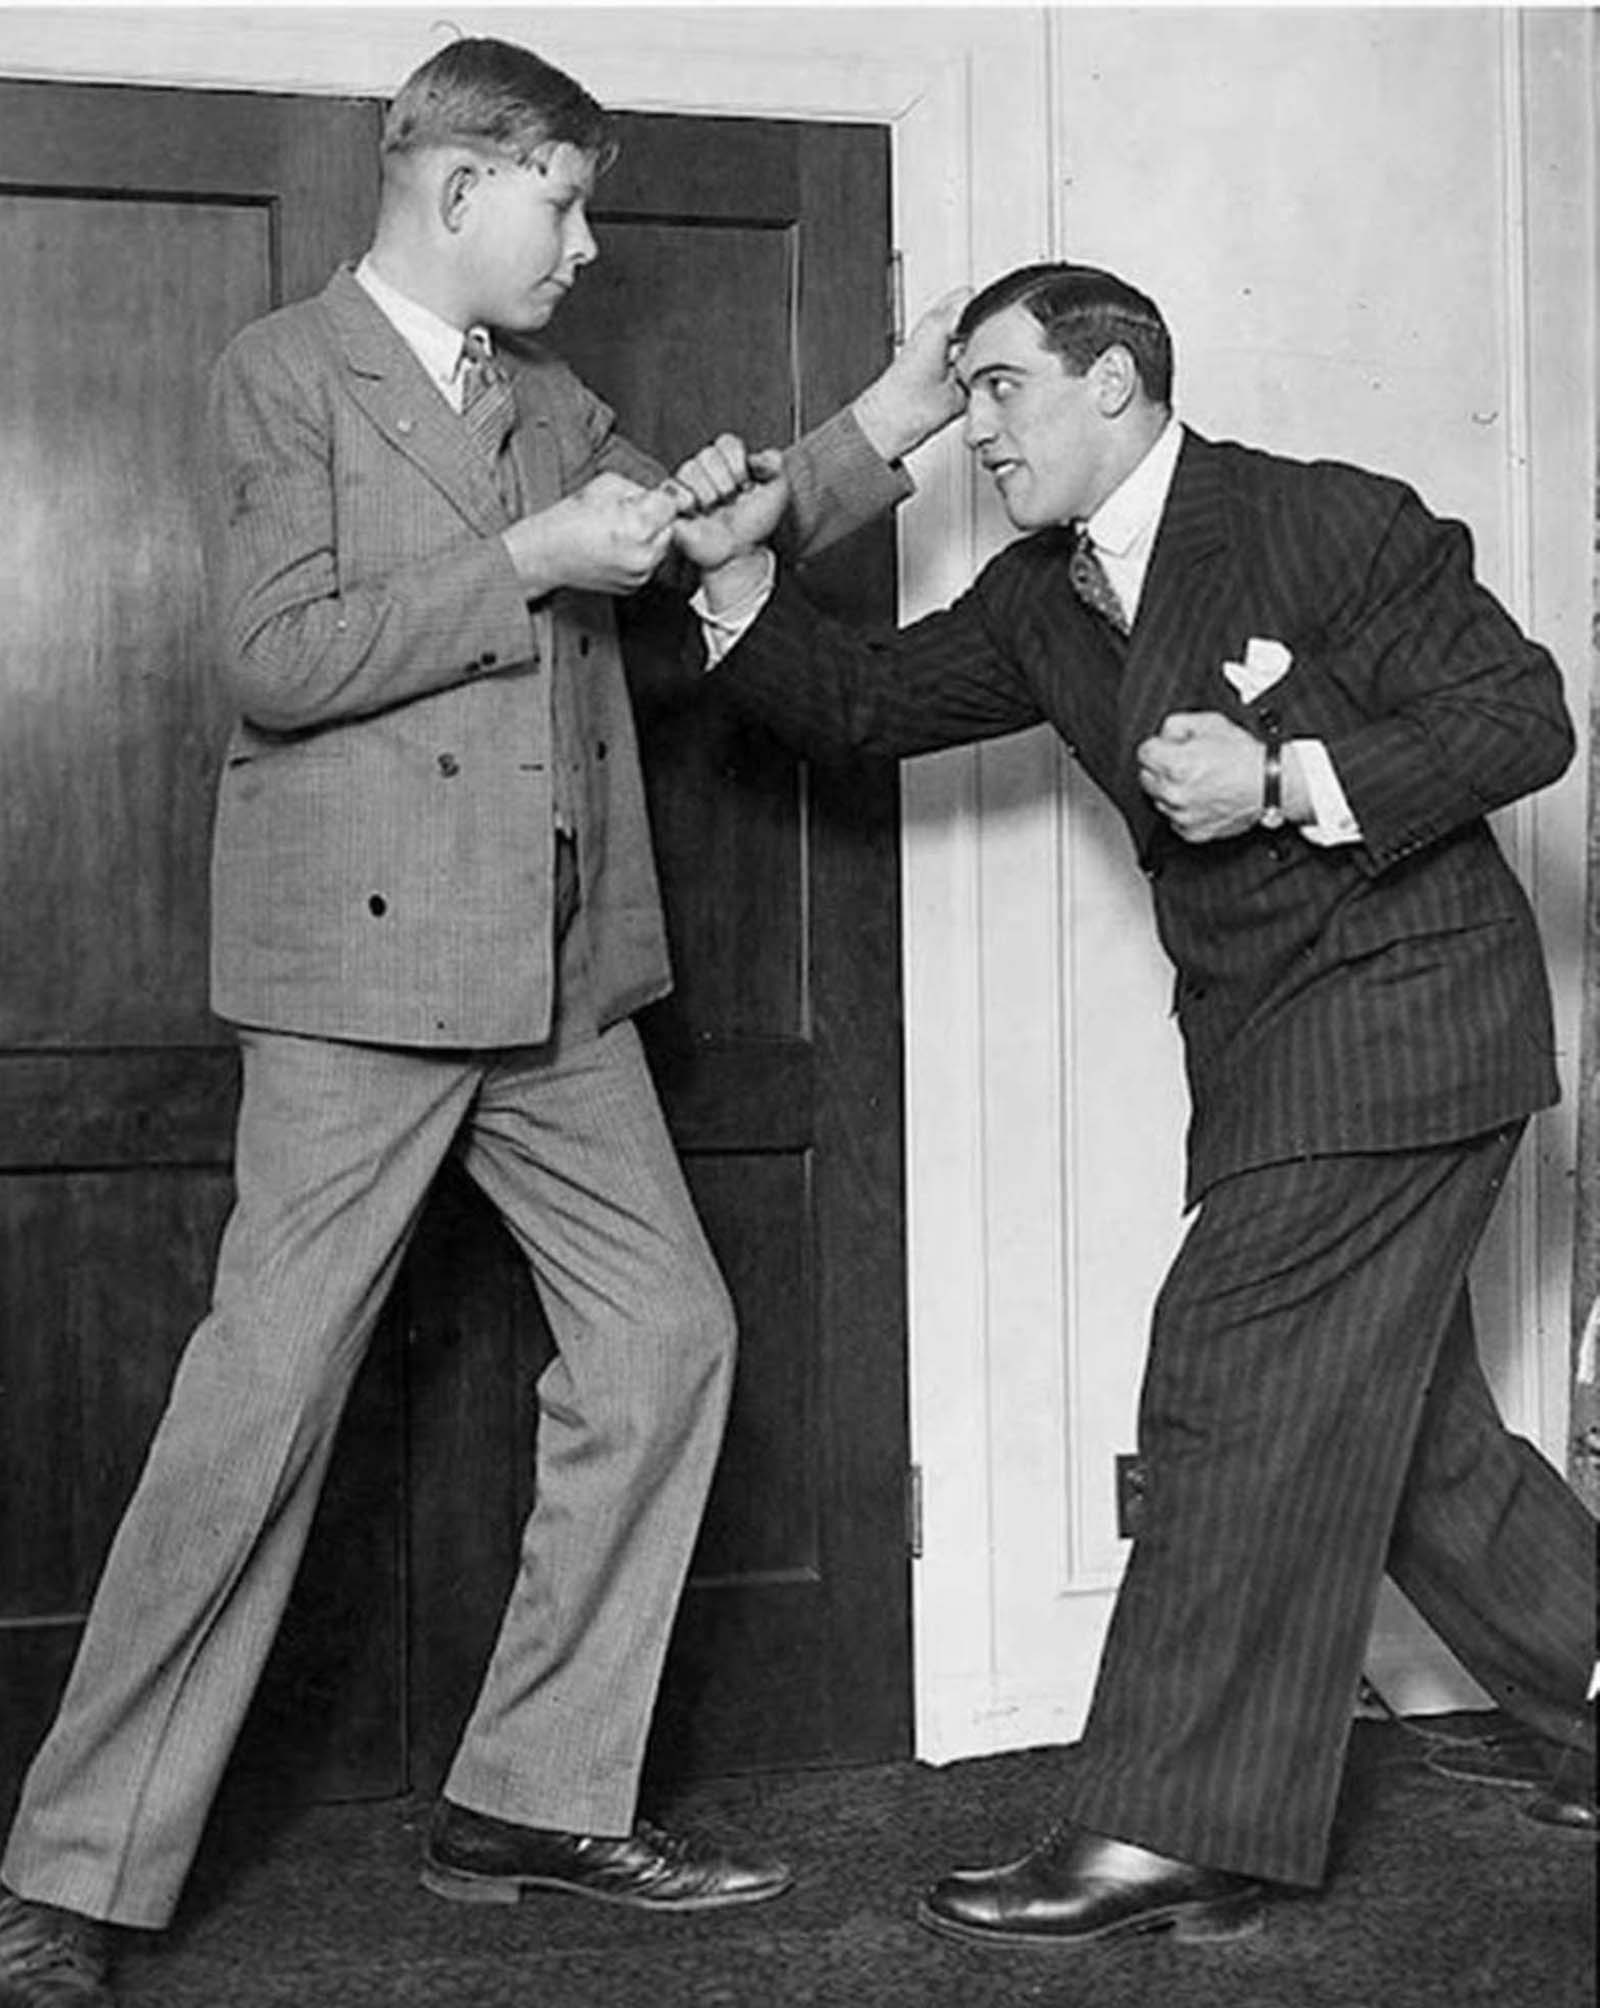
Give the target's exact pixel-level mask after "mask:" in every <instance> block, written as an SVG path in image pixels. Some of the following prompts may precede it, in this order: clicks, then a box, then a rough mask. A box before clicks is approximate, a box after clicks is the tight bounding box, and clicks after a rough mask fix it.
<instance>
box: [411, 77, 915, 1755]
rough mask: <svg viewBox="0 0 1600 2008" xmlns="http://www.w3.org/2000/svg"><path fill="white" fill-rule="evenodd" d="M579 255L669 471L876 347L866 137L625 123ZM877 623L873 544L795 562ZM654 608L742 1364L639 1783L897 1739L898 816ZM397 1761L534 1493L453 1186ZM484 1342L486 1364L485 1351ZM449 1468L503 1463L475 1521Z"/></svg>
mask: <svg viewBox="0 0 1600 2008" xmlns="http://www.w3.org/2000/svg"><path fill="white" fill-rule="evenodd" d="M622 137H623V144H622V151H621V156H620V159H619V161H618V164H617V165H616V167H614V168H613V169H612V170H611V172H610V173H609V174H608V175H607V176H606V177H605V179H604V180H603V181H602V182H601V184H600V188H599V191H598V194H597V197H596V201H595V228H596V234H597V237H598V239H599V243H600V259H599V262H598V263H597V264H596V265H595V266H593V267H591V268H590V270H588V271H587V272H586V273H584V275H583V277H582V278H581V280H580V282H579V284H578V287H577V288H576V290H575V291H574V293H573V295H572V297H571V298H570V299H569V300H568V301H567V302H566V303H565V304H564V305H563V307H562V309H561V313H560V316H559V317H558V319H557V320H556V322H555V323H554V324H553V325H552V327H551V329H550V330H549V339H550V341H551V342H552V344H553V345H554V346H555V347H556V348H557V349H559V350H560V352H561V353H562V354H563V355H565V356H566V357H567V358H568V359H569V360H570V361H571V362H572V363H573V364H574V365H575V366H576V368H577V369H578V370H579V372H580V374H581V375H582V376H583V377H584V378H585V380H586V381H587V382H589V383H590V384H592V385H593V386H594V388H595V389H596V390H598V391H599V392H600V394H601V395H602V396H604V397H605V398H606V399H607V401H608V402H609V403H611V404H612V406H613V407H614V408H615V410H616V411H617V413H618V415H619V418H620V419H621V421H622V423H623V426H624V428H625V430H626V431H627V432H628V434H629V436H630V437H632V438H634V439H636V440H637V441H639V442H640V443H641V444H644V445H648V446H650V447H651V448H652V449H653V450H655V451H656V452H658V453H659V454H661V455H662V456H663V457H664V458H665V459H667V460H668V462H669V463H670V462H673V461H675V460H677V459H679V458H681V457H682V456H683V455H684V454H686V453H688V452H690V451H691V450H693V449H694V448H695V447H697V446H699V445H700V444H702V443H703V442H704V441H705V440H706V439H708V438H710V437H711V436H713V435H714V434H715V433H717V432H719V431H722V430H724V429H733V430H737V431H741V432H743V433H744V434H745V435H746V436H747V437H748V438H749V439H750V440H751V441H752V442H753V443H782V442H783V441H785V440H788V439H790V438H792V437H794V436H795V435H796V434H797V433H798V432H799V431H801V430H804V429H805V428H806V427H807V426H810V425H812V424H815V423H817V422H818V421H819V420H821V419H822V418H825V417H827V416H828V415H829V414H830V413H832V412H833V411H835V410H837V408H838V407H839V406H840V405H841V404H842V403H844V402H845V401H846V400H847V398H848V397H849V396H851V395H852V394H853V393H854V392H855V391H856V390H858V389H859V388H860V387H861V385H862V384H863V383H865V382H866V381H867V380H868V379H869V378H870V377H871V376H872V375H873V374H874V373H875V372H876V371H877V370H878V369H879V368H881V367H882V365H883V363H884V361H885V360H886V357H887V347H886V330H887V311H886V307H887V285H886V277H887V271H888V258H889V238H888V214H889V186H888V147H887V136H886V134H884V133H883V132H882V131H880V130H873V129H864V128H848V127H838V126H834V127H830V126H824V125H813V124H800V123H777V122H771V123H768V122H759V123H758V122H754V121H745V120H736V119H694V118H676V117H645V116H635V117H629V118H627V119H626V120H624V121H623V135H622ZM809 582H810V585H811V587H812V589H813V591H814V592H816V593H817V594H818V596H819V597H821V598H823V599H824V600H825V601H827V602H828V603H829V604H831V605H832V606H834V607H835V608H836V609H837V610H839V611H842V612H846V613H850V614H853V615H860V616H866V615H875V616H878V617H880V618H883V619H889V618H891V617H892V614H893V607H894V545H893V533H892V529H891V527H890V526H889V525H887V524H884V525H880V526H877V527H876V528H874V529H872V530H869V531H867V532H864V533H862V534H861V535H858V536H857V537H855V538H853V539H851V540H850V542H849V544H848V546H847V547H845V548H843V549H841V550H840V551H839V552H838V553H836V554H835V553H830V554H828V556H827V557H826V558H825V559H824V560H823V561H821V562H820V563H819V564H817V565H815V566H813V567H812V568H811V571H810V581H809ZM682 618H683V615H682V608H681V603H680V604H677V605H671V604H668V603H666V601H665V599H664V596H655V595H642V596H641V597H640V598H639V599H638V600H637V601H635V602H633V603H631V604H629V605H628V606H627V607H626V608H625V609H624V637H625V644H626V647H627V653H628V661H629V672H630V679H631V682H632V685H633V692H634V702H635V710H636V714H637V718H638V722H639V728H640V737H641V745H642V750H643V756H644V762H645V774H646V782H647V785H648V789H649V795H650V808H651V818H652V825H653V830H654V837H655V845H656V855H657V860H658V863H659V865H660V868H661V874H662V880H663V886H664V891H665V899H666V906H667V915H668V925H669V931H670V937H671V944H672V950H673V959H674V965H675V969H676V974H677V988H676V991H675V993H674V995H673V997H672V998H671V999H670V1000H669V1001H668V1002H667V1003H666V1004H665V1005H663V1006H661V1007H659V1008H658V1009H657V1010H656V1011H654V1012H653V1013H650V1014H647V1018H646V1023H645V1030H646V1036H647V1041H648V1044H649V1049H650V1053H651V1058H652V1062H653V1065H654V1068H655V1074H656V1079H657V1083H658V1085H659V1086H660V1088H661V1091H662V1095H663V1099H664V1101H665V1104H666V1109H667V1114H668V1119H669V1121H670V1123H671V1125H672V1129H673V1133H674V1136H675V1138H676V1140H677V1142H678V1145H679V1147H680V1149H681V1150H682V1152H683V1153H684V1156H685V1160H686V1164H687V1168H688V1175H689V1181H690V1184H691V1187H692V1189H693V1191H694V1194H695V1198H696V1201H697V1204H698V1206H699V1209H700V1212H701V1215H702V1217H703V1219H704V1221H705V1224H706V1227H707V1230H708V1232H709V1234H710V1237H711V1240H712V1243H713V1245H714V1247H715V1248H716V1250H717V1253H718V1256H719V1259H720V1261H721V1263H722V1266H723V1269H724V1272H725V1274H726V1275H727V1278H728V1281H729V1284H730V1286H731V1288H732V1291H733V1295H734V1299H735V1303H736V1305H737V1308H738V1312H739V1320H740V1341H741V1354H740V1368H739V1375H738V1382H737V1390H736V1394H735V1399H734V1408H733V1415H732V1418H731V1421H730V1426H729V1432H728V1438H727V1443H726V1447H725V1450H724V1453H723V1457H722V1461H721V1465H720V1468H719V1472H718V1477H717V1480H716V1485H715V1488H714V1491H713V1494H712V1499H711V1503H710V1506H709V1509H708V1513H707V1518H706V1524H705V1527H704V1530H703V1534H702V1538H701V1541H700V1545H699V1550H698V1553H697V1556H696V1560H695V1564H694V1567H693V1570H692V1572H691V1583H690V1588H689V1591H688V1595H687V1598H686V1601H685V1607H684V1611H683V1614H682V1617H681V1619H680V1622H679V1627H678V1632H677V1636H676V1640H675V1643H674V1648H673V1652H672V1655H671V1658H670V1661H669V1666H668V1672H667V1678H666V1683H665V1688H664V1692H663V1697H662V1703H661V1707H660V1710H659V1711H658V1722H657V1734H656V1738H655V1757H656V1761H657V1764H658V1767H659V1769H660V1770H662V1771H663V1772H671V1773H680V1774H681V1773H683V1772H686V1771H698V1772H705V1771H727V1770H740V1769H753V1768H761V1767H774V1766H784V1765H796V1764H811V1763H828V1762H849V1761H860V1760H869V1759H880V1758H887V1757H890V1756H894V1755H898V1754H901V1753H903V1752H906V1751H908V1750H909V1748H910V1643H909V1607H908V1596H909V1591H908V1583H909V1562H908V1556H907V1546H906V1512H905V1501H906V1482H907V1451H906V1414H905V1411H906V1401H905V1310H904V1296H903V1290H904V1286H903V1272H904V1241H903V1223H902V1194H901V1116H900V1106H901V1105H900V1036H899V1031H900V1013H899V984H900V973H899V954H900V949H899V915H898V853H897V828H898V806H897V793H896V778H895V774H894V772H893V770H892V769H891V768H888V767H885V766H882V765H878V766H866V765H862V766H858V767H855V768H852V769H849V770H847V771H834V772H822V771H818V770H811V769H808V768H807V766H806V765H805V764H804V763H802V762H801V761H799V760H797V759H796V758H795V757H794V756H793V755H791V754H790V753H788V752H787V751H786V750H785V749H783V748H782V747H781V746H779V745H778V744H777V742H776V741H774V740H773V739H772V738H770V737H769V736H768V735H767V734H766V733H765V732H763V731H761V730H759V729H757V728H755V727H753V726H751V725H749V724H746V723H744V722H742V721H741V720H739V719H738V718H737V717H736V716H734V715H733V714H732V713H731V711H729V710H728V709H726V708H725V707H724V706H722V705H721V704H719V703H718V701H717V698H716V694H715V689H714V680H713V682H711V683H705V684H694V685H687V684H686V683H685V681H684V678H683V676H682V673H681V670H680V668H679V666H678V663H677V637H678V633H679V628H680V625H681V621H682ZM408 1287H409V1290H410V1316H411V1333H412V1345H411V1363H412V1372H413V1401H412V1411H411V1412H412V1416H413V1431H414V1438H413V1456H412V1469H413V1475H414V1484H415V1486H416V1488H417V1489H416V1491H415V1492H414V1494H413V1501H412V1505H413V1515H414V1518H413V1529H414V1547H413V1558H414V1568H415V1573H414V1576H413V1582H412V1590H413V1603H412V1609H413V1613H414V1621H415V1630H414V1634H413V1640H412V1658H411V1663H412V1668H413V1681H414V1686H413V1694H412V1707H413V1733H414V1749H415V1762H416V1774H417V1776H418V1777H419V1778H423V1779H427V1778H432V1777H434V1776H437V1774H438V1772H439V1770H440V1768H441V1767H442V1765H443V1763H444V1761H445V1759H446V1757H447V1755H448V1751H449V1749H450V1748H451V1746H452V1745H453V1743H454V1739H455V1733H456V1730H457V1727H458V1726H459V1723H460V1720H461V1718H462V1715H463V1714H464V1712H465V1709H466V1707H467V1705H468V1702H469V1701H470V1698H471V1695H472V1692H473V1689H474V1686H475V1682H476V1678H477V1673H478V1669H479V1668H480V1667H481V1664H482V1660H483V1656H484V1654H485V1652H486V1650H487V1647H488V1643H489V1640H490V1638H491V1636H492V1633H493V1628H494V1621H495V1618H496V1616H497V1614H498V1610H499V1604H500V1600H501V1597H502V1596H503V1592H504V1589H505V1585H506V1581H507V1577H508V1571H509V1568H510V1564H511V1558H512V1555H513V1553H514V1537H515V1529H516V1526H517V1524H518V1523H519V1521H520V1517H521V1514H522V1512H523V1511H524V1510H525V1509H526V1506H527V1503H528V1493H527V1489H526V1480H527V1472H528V1468H529V1467H528V1456H527V1447H528V1443H529V1441H530V1438H531V1435H532V1432H533V1430H534V1427H535V1424H534V1418H533V1413H532V1401H531V1382H532V1376H533V1374H534V1372H536V1370H537V1365H538V1354H537V1351H535V1353H534V1356H533V1358H532V1359H531V1360H530V1358H529V1356H528V1353H527V1350H526V1346H525V1343H524V1341H523V1338H522V1337H521V1335H522V1334H523V1333H525V1331H526V1330H527V1328H528V1327H529V1326H531V1325H536V1324H537V1322H538V1321H537V1312H536V1310H535V1308H534V1305H533V1302H532V1297H531V1292H529V1291H528V1289H527V1286H526V1284H525V1283H524V1282H523V1280H522V1278H521V1276H520V1273H519V1272H518V1271H517V1269H516V1267H515V1264H514V1262H513V1260H512V1258H511V1257H510V1253H509V1249H508V1248H507V1247H506V1246H504V1244H503V1243H502V1242H501V1239H500V1237H499V1235H498V1233H497V1231H496V1229H495V1228H494V1226H493V1224H492V1223H491V1222H489V1221H488V1220H487V1219H486V1218H485V1217H484V1213H483V1209H482V1208H481V1207H479V1206H478V1205H477V1204H476V1202H475V1201H474V1200H473V1198H472V1197H471V1195H470V1194H469V1193H467V1192H466V1191H465V1189H463V1188H460V1187H454V1188H449V1189H447V1190H446V1191H444V1192H442V1193H441V1194H440V1195H439V1201H438V1204H437V1205H436V1207H435V1210H434V1213H433V1215H432V1217H431V1219H430V1221H429V1222H428V1223H427V1225H426V1227H425V1229H424V1235H423V1239H422V1242H421V1243H420V1245H419V1247H418V1250H417V1255H416V1259H415V1260H414V1261H413V1262H412V1264H411V1266H410V1273H409V1280H408ZM491 1355H492V1356H494V1357H496V1358H497V1359H498V1361H499V1363H500V1366H499V1373H500V1375H503V1376H507V1377H508V1379H507V1378H499V1377H496V1376H492V1375H488V1374H487V1373H486V1371H485V1359H486V1357H488V1356H491ZM464 1462H470V1463H472V1464H474V1465H476V1466H477V1467H478V1468H479V1469H480V1470H481V1469H485V1468H490V1469H492V1470H494V1471H495V1472H497V1473H498V1474H499V1477H498V1479H497V1480H496V1481H495V1483H496V1487H497V1492H496V1496H497V1497H498V1499H499V1501H500V1506H499V1512H498V1516H497V1522H488V1521H486V1519H485V1516H484V1514H483V1512H482V1510H481V1507H482V1500H481V1497H479V1496H476V1495H475V1500H474V1504H473V1507H472V1510H471V1512H470V1513H468V1514H466V1515H463V1512H462V1509H461V1499H460V1486H459V1473H460V1471H461V1469H462V1467H463V1463H464Z"/></svg>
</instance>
